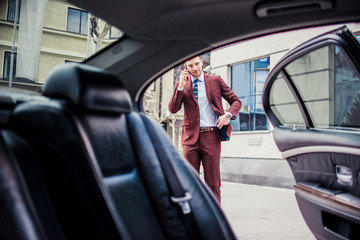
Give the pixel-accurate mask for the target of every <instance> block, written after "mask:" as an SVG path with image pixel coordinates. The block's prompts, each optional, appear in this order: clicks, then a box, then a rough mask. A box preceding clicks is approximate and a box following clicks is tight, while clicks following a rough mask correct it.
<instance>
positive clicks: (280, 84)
mask: <svg viewBox="0 0 360 240" xmlns="http://www.w3.org/2000/svg"><path fill="white" fill-rule="evenodd" d="M269 101H270V108H271V111H272V112H273V113H274V114H275V116H276V117H277V118H278V120H279V121H280V123H281V125H283V126H297V127H302V128H305V122H304V119H303V117H302V115H301V112H300V109H299V107H298V105H297V103H296V101H295V98H294V96H293V95H292V93H291V91H290V89H289V88H288V86H287V84H286V82H285V80H284V78H283V77H282V75H281V74H279V75H278V76H277V78H276V79H275V81H274V83H273V85H272V88H271V91H270V99H269Z"/></svg>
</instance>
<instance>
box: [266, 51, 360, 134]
mask: <svg viewBox="0 0 360 240" xmlns="http://www.w3.org/2000/svg"><path fill="white" fill-rule="evenodd" d="M283 76H285V77H286V78H287V79H288V80H287V81H288V82H290V83H291V84H293V87H294V88H295V89H296V91H297V92H298V97H299V102H301V103H303V107H304V109H301V106H300V104H298V103H297V102H296V100H295V97H294V96H295V91H294V90H292V91H290V89H289V87H288V86H289V84H286V81H285V80H284V78H283ZM273 84H274V86H273V87H272V88H271V91H270V99H269V101H270V108H271V110H272V112H273V113H274V114H275V116H276V117H277V119H278V120H279V122H280V124H281V125H282V126H287V125H289V126H292V125H297V127H304V126H305V125H306V124H305V123H304V118H305V116H306V114H308V118H309V122H310V123H311V124H310V125H312V126H313V127H316V128H337V129H339V128H341V129H343V130H346V129H358V128H360V77H359V72H358V70H357V69H356V67H355V66H354V65H353V63H352V61H351V60H350V58H349V56H348V55H347V54H346V52H345V51H344V50H343V49H342V48H341V47H339V46H337V45H335V44H330V45H326V46H323V47H321V48H318V49H315V50H313V51H311V52H309V53H307V54H305V55H303V56H301V57H298V58H297V59H296V60H294V61H292V62H291V63H289V64H287V65H286V66H285V67H284V68H283V70H282V71H281V72H280V73H279V74H278V76H277V77H276V80H275V81H274V83H273ZM291 84H290V85H291ZM301 110H303V112H306V114H301Z"/></svg>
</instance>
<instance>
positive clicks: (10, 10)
mask: <svg viewBox="0 0 360 240" xmlns="http://www.w3.org/2000/svg"><path fill="white" fill-rule="evenodd" d="M20 6H21V0H19V6H18V9H19V10H18V17H17V22H19V20H20V9H21V8H20ZM15 8H16V0H9V7H8V15H7V20H8V21H11V22H13V21H14V19H15Z"/></svg>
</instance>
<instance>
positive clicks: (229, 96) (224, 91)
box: [220, 78, 242, 120]
mask: <svg viewBox="0 0 360 240" xmlns="http://www.w3.org/2000/svg"><path fill="white" fill-rule="evenodd" d="M220 85H221V96H222V97H223V98H224V99H225V100H226V101H227V102H228V103H229V104H230V108H229V109H228V110H227V112H228V113H231V114H232V117H231V120H234V119H235V118H236V117H237V115H238V114H239V111H240V108H241V106H242V103H241V101H240V100H239V98H238V96H236V94H235V93H234V92H233V91H232V90H231V88H230V87H229V86H228V85H227V84H226V83H225V82H224V80H222V79H221V78H220Z"/></svg>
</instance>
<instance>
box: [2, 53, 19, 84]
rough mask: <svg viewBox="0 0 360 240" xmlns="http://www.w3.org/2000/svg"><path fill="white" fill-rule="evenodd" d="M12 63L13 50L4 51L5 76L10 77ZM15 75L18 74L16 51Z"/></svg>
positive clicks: (5, 77)
mask: <svg viewBox="0 0 360 240" xmlns="http://www.w3.org/2000/svg"><path fill="white" fill-rule="evenodd" d="M10 63H11V52H5V53H4V67H3V78H4V79H9V78H10ZM13 74H14V76H15V75H16V53H15V56H14V69H13Z"/></svg>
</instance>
